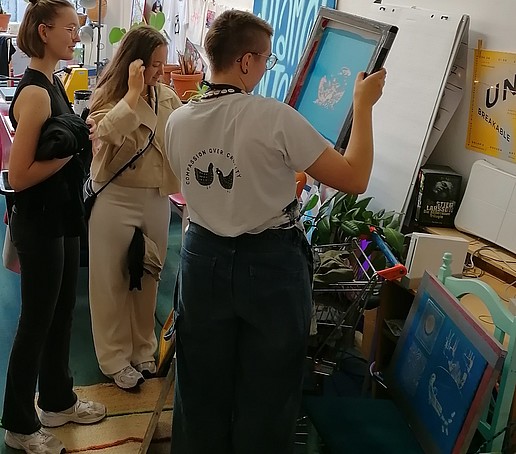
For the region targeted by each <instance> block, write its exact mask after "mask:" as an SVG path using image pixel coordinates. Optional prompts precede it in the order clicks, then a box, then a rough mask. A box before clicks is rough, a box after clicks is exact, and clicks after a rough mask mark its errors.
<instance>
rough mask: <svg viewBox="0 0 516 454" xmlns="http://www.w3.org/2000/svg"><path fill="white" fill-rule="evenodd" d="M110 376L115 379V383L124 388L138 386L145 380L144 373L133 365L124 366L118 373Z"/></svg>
mask: <svg viewBox="0 0 516 454" xmlns="http://www.w3.org/2000/svg"><path fill="white" fill-rule="evenodd" d="M109 376H110V377H111V378H112V379H113V380H114V382H115V384H116V385H117V386H118V387H119V388H122V389H132V388H136V387H137V386H139V385H141V384H142V383H143V382H144V381H145V378H143V375H142V374H141V373H140V372H138V371H137V370H136V369H135V368H134V367H133V366H127V367H124V368H123V369H122V370H119V371H118V372H117V373H116V374H111V375H109Z"/></svg>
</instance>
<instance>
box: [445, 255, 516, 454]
mask: <svg viewBox="0 0 516 454" xmlns="http://www.w3.org/2000/svg"><path fill="white" fill-rule="evenodd" d="M451 262H452V254H450V253H449V252H446V253H445V254H444V256H443V262H442V265H441V268H440V270H439V274H438V278H439V280H440V281H441V282H442V283H443V284H444V286H445V287H446V288H447V289H448V290H449V291H450V292H451V293H452V294H453V296H455V297H456V298H457V299H459V300H460V298H461V297H463V296H465V295H468V294H472V295H475V296H476V297H478V298H480V300H481V301H482V302H483V303H484V305H485V306H486V307H487V309H488V310H489V312H490V314H491V317H492V319H493V324H494V325H495V330H494V337H495V338H496V339H497V340H498V341H499V342H500V343H501V344H503V343H504V340H505V337H506V336H508V337H509V340H508V347H507V356H506V359H505V362H504V365H503V368H502V373H501V375H500V382H499V389H498V393H497V396H496V400H495V402H494V408H492V410H490V409H489V408H488V409H486V411H485V412H484V414H483V415H482V418H481V420H480V423H479V427H478V430H479V431H480V433H481V434H482V436H483V437H484V438H485V439H486V441H487V445H486V448H487V449H486V451H489V450H490V451H491V452H501V451H502V447H503V442H504V435H503V434H501V435H499V436H496V435H497V434H498V433H499V432H501V431H503V430H504V428H505V427H506V426H507V424H508V422H509V415H510V412H511V404H512V400H513V395H514V390H515V387H516V355H515V345H516V317H515V316H514V315H512V314H511V313H510V312H509V310H508V309H507V308H506V306H505V304H503V302H502V301H501V300H500V297H499V296H498V294H497V293H496V292H495V291H494V290H493V289H492V288H491V287H490V286H489V285H487V284H486V283H485V282H482V281H480V280H478V279H466V278H464V279H461V278H456V277H452V275H451V266H450V265H451ZM508 432H509V431H506V433H505V436H506V437H509V436H510V435H507V433H508ZM495 436H496V438H494V437H495ZM493 438H494V439H493Z"/></svg>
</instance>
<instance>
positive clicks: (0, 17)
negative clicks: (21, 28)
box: [0, 14, 11, 32]
mask: <svg viewBox="0 0 516 454" xmlns="http://www.w3.org/2000/svg"><path fill="white" fill-rule="evenodd" d="M10 20H11V15H10V14H0V32H6V31H7V29H8V28H9V21H10Z"/></svg>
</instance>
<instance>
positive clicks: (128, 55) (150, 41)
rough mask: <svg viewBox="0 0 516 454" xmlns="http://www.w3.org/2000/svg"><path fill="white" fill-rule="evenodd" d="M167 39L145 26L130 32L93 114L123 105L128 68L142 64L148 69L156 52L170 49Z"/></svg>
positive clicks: (95, 97) (98, 94)
mask: <svg viewBox="0 0 516 454" xmlns="http://www.w3.org/2000/svg"><path fill="white" fill-rule="evenodd" d="M167 44H168V43H167V40H166V38H165V37H164V36H163V35H162V34H161V33H160V32H159V31H157V30H156V29H155V28H152V27H149V26H147V25H142V26H138V27H135V28H133V29H131V30H129V31H128V32H127V33H126V35H125V36H124V38H123V39H122V42H121V43H120V47H119V48H118V49H117V51H116V53H115V56H114V57H113V60H111V61H110V62H109V63H108V65H107V66H106V68H105V69H104V71H102V74H101V76H100V79H99V81H98V82H97V86H96V88H95V92H94V94H93V99H92V101H91V111H92V112H94V111H95V110H97V109H99V108H100V107H101V106H103V105H105V104H107V103H110V102H118V101H120V100H121V99H122V98H123V97H124V96H125V94H126V93H127V90H128V87H129V86H128V80H129V65H130V64H131V63H132V62H133V61H135V60H138V59H140V60H143V64H144V65H145V66H147V65H149V64H150V62H151V57H152V53H153V52H154V50H155V49H156V48H157V47H159V46H163V45H167Z"/></svg>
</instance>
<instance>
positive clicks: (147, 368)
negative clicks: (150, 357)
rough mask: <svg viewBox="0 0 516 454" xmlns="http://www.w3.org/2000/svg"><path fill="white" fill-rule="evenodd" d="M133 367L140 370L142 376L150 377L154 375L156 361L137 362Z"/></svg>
mask: <svg viewBox="0 0 516 454" xmlns="http://www.w3.org/2000/svg"><path fill="white" fill-rule="evenodd" d="M134 368H135V369H136V370H137V371H138V372H140V374H142V375H143V377H144V378H152V377H154V376H155V375H156V363H155V362H154V361H145V362H143V363H140V364H137V365H136V366H134Z"/></svg>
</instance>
